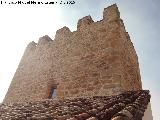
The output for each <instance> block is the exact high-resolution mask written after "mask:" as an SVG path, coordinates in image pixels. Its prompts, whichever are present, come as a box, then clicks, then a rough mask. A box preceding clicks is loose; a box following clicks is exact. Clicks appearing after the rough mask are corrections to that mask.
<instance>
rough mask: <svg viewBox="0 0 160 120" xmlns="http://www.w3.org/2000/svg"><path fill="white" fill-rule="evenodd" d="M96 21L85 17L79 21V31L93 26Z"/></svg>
mask: <svg viewBox="0 0 160 120" xmlns="http://www.w3.org/2000/svg"><path fill="white" fill-rule="evenodd" d="M93 22H94V21H93V20H92V18H91V16H90V15H89V16H85V17H83V18H82V19H80V20H79V21H78V24H77V30H81V29H83V28H85V27H86V26H88V25H90V24H92V23H93Z"/></svg>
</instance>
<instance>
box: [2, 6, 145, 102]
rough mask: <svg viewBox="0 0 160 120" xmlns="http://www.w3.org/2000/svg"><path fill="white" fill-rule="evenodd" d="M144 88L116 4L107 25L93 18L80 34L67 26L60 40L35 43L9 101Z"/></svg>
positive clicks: (81, 23) (60, 32) (85, 21)
mask: <svg viewBox="0 0 160 120" xmlns="http://www.w3.org/2000/svg"><path fill="white" fill-rule="evenodd" d="M35 48H36V49H35ZM57 83H58V84H57ZM140 89H142V85H141V78H140V72H139V64H138V58H137V55H136V52H135V50H134V46H133V45H132V43H131V40H130V38H129V36H128V34H127V33H126V31H125V27H124V24H123V21H122V20H121V19H120V13H119V10H118V7H117V5H116V4H114V5H111V6H109V7H107V8H105V9H104V12H103V20H101V21H98V22H94V21H93V20H92V18H91V16H90V15H89V16H86V17H83V18H82V19H80V20H79V21H78V24H77V30H76V31H74V32H71V31H70V29H69V28H68V27H66V26H65V27H63V28H61V29H59V30H57V32H56V35H55V39H54V40H52V39H51V38H50V37H49V36H47V35H45V36H43V37H41V38H40V39H39V41H38V43H37V44H36V43H35V42H31V43H29V45H28V46H27V48H26V50H25V53H24V55H23V57H22V59H21V62H20V64H19V66H18V69H17V71H16V73H15V75H14V77H13V80H12V83H11V85H10V88H9V90H8V92H7V94H6V96H5V99H4V102H6V103H8V102H23V101H35V100H39V99H47V98H50V97H51V96H52V94H53V92H54V91H56V97H58V98H67V97H79V96H81V97H82V96H105V95H115V94H119V93H121V92H123V91H126V90H140ZM53 95H55V94H53ZM54 97H55V96H54Z"/></svg>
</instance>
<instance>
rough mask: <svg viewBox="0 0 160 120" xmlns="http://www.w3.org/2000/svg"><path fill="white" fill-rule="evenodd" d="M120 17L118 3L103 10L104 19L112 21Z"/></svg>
mask: <svg viewBox="0 0 160 120" xmlns="http://www.w3.org/2000/svg"><path fill="white" fill-rule="evenodd" d="M118 19H120V12H119V10H118V7H117V5H116V4H113V5H111V6H109V7H107V8H105V9H104V11H103V21H107V22H112V21H115V20H118Z"/></svg>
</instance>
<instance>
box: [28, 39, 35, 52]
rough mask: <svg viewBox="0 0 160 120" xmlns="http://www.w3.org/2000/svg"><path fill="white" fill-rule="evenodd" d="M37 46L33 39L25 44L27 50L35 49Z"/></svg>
mask: <svg viewBox="0 0 160 120" xmlns="http://www.w3.org/2000/svg"><path fill="white" fill-rule="evenodd" d="M36 46H37V43H35V42H34V41H32V42H30V43H29V44H28V45H27V49H29V50H33V49H35V48H36Z"/></svg>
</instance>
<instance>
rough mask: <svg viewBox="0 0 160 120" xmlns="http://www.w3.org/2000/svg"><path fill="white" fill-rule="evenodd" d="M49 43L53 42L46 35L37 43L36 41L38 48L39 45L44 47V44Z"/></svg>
mask: <svg viewBox="0 0 160 120" xmlns="http://www.w3.org/2000/svg"><path fill="white" fill-rule="evenodd" d="M51 41H53V40H52V39H51V38H50V37H49V36H48V35H45V36H43V37H40V38H39V41H38V44H37V45H38V46H39V45H44V44H46V43H49V42H51Z"/></svg>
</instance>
